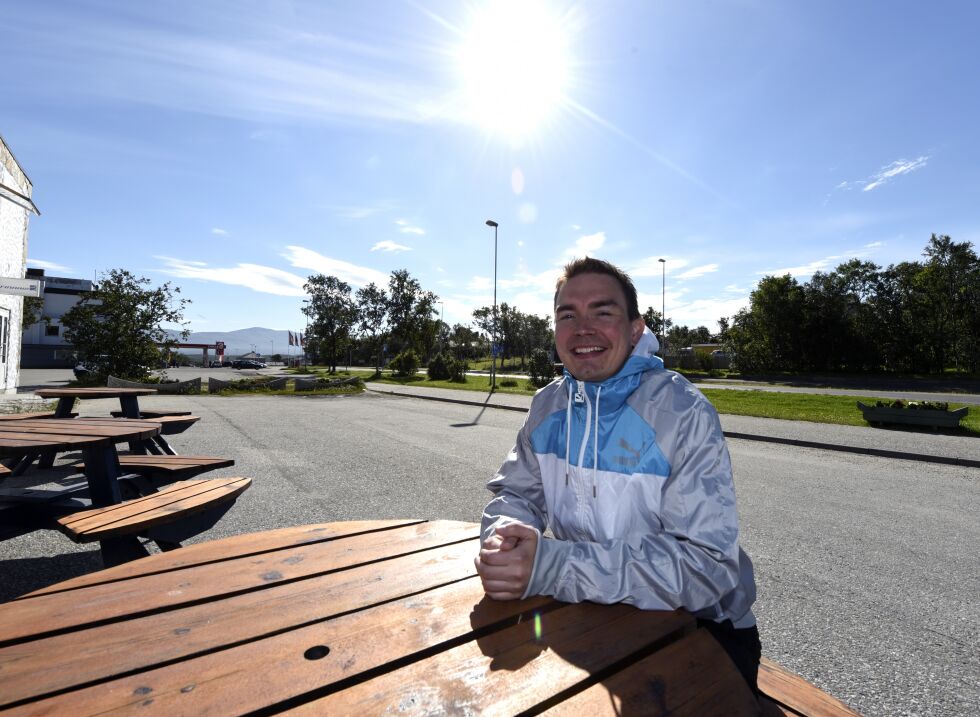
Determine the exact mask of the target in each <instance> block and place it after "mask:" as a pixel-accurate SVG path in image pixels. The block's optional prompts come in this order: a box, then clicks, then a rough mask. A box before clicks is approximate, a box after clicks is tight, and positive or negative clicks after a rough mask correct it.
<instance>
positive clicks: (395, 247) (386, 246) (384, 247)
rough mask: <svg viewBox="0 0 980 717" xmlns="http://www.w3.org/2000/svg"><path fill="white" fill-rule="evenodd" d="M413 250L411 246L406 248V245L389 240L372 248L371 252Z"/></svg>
mask: <svg viewBox="0 0 980 717" xmlns="http://www.w3.org/2000/svg"><path fill="white" fill-rule="evenodd" d="M411 250H412V247H410V246H405V245H404V244H396V243H395V242H393V241H388V240H387V239H386V240H385V241H379V242H378V243H377V244H375V245H374V246H373V247H371V251H411Z"/></svg>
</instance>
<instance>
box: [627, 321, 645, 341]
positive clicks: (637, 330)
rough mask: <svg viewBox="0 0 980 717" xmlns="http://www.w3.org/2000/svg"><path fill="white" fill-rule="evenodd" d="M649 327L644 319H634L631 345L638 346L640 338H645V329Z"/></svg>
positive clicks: (631, 328) (631, 329)
mask: <svg viewBox="0 0 980 717" xmlns="http://www.w3.org/2000/svg"><path fill="white" fill-rule="evenodd" d="M646 327H647V325H646V323H645V322H644V321H643V319H642V318H639V319H633V322H632V325H631V327H630V344H631V345H633V346H636V344H637V342H638V341H639V340H640V337H641V336H643V329H645V328H646Z"/></svg>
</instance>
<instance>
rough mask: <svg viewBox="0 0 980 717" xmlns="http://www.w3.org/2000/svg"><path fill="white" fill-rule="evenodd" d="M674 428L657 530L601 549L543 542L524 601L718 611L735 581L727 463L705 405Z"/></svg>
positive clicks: (678, 418)
mask: <svg viewBox="0 0 980 717" xmlns="http://www.w3.org/2000/svg"><path fill="white" fill-rule="evenodd" d="M671 420H672V421H675V424H674V426H673V428H672V430H674V431H676V433H675V434H674V435H675V436H676V439H675V440H674V441H673V442H672V450H671V452H670V453H668V457H669V459H670V461H671V471H670V475H669V476H668V478H667V480H666V482H665V483H664V484H663V486H662V489H661V495H660V501H659V505H660V515H659V518H660V521H659V525H660V530H659V531H650V532H649V533H648V534H645V535H642V536H639V537H636V538H629V539H625V540H610V541H606V542H586V541H567V540H554V539H548V538H545V539H541V540H539V541H538V543H539V547H538V551H537V555H536V558H535V563H534V568H533V573H532V575H531V580H530V583H529V585H528V589H527V591H526V593H525V595H524V597H527V596H528V595H550V596H553V597H555V598H557V599H559V600H563V601H567V602H581V601H585V600H588V601H592V602H598V603H616V602H626V603H630V604H633V605H636V606H637V607H639V608H642V609H647V610H664V609H674V608H678V607H683V608H686V609H688V610H690V611H692V612H698V611H702V610H708V609H712V610H713V611H715V612H717V611H718V610H719V608H718V605H719V603H720V602H721V600H722V598H723V597H724V596H725V595H726V594H728V593H730V592H731V591H732V590H733V589H734V588H735V586H736V585H737V584H738V581H739V549H738V515H737V513H736V508H735V489H734V483H733V478H732V467H731V460H730V458H729V455H728V449H727V447H726V445H725V441H724V436H723V434H722V431H721V424H720V422H719V421H718V415H717V413H716V412H715V410H714V408H713V407H712V406H711V405H710V404H709V403H708V402H707V400H705V399H703V398H701V397H699V400H697V401H695V402H694V405H693V406H690V407H689V408H688V409H687V410H685V411H683V412H681V413H679V414H675V415H673V416H671ZM651 524H653V525H656V524H657V521H656V520H654V521H651ZM705 616H706V617H707V616H709V615H705ZM710 616H712V617H714V616H715V615H714V612H712V613H711V615H710Z"/></svg>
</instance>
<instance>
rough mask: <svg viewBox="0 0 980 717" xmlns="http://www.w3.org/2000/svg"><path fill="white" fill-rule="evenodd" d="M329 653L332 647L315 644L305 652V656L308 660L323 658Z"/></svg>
mask: <svg viewBox="0 0 980 717" xmlns="http://www.w3.org/2000/svg"><path fill="white" fill-rule="evenodd" d="M329 654H330V648H329V647H327V646H326V645H314V646H313V647H311V648H310V649H308V650H307V651H306V652H304V653H303V657H305V658H306V659H307V660H321V659H323V658H324V657H326V656H327V655H329Z"/></svg>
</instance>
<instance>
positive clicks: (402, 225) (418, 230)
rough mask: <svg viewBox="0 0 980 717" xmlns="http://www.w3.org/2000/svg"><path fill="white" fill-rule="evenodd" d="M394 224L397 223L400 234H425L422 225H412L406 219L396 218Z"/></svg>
mask: <svg viewBox="0 0 980 717" xmlns="http://www.w3.org/2000/svg"><path fill="white" fill-rule="evenodd" d="M395 224H397V225H398V231H400V232H401V233H402V234H417V235H419V236H422V235H423V234H425V229H423V228H422V227H417V226H413V225H412V224H410V223H409V222H408V220H407V219H396V220H395Z"/></svg>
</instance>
